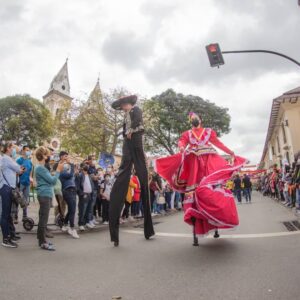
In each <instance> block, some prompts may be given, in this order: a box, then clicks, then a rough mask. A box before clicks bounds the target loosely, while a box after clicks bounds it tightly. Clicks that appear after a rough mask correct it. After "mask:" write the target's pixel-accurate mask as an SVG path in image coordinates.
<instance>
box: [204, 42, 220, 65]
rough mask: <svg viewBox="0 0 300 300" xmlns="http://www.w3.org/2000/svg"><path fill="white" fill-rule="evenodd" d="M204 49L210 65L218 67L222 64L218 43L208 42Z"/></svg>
mask: <svg viewBox="0 0 300 300" xmlns="http://www.w3.org/2000/svg"><path fill="white" fill-rule="evenodd" d="M206 51H207V55H208V59H209V63H210V66H211V67H218V66H220V65H224V59H223V55H222V52H221V49H220V47H219V44H217V43H215V44H210V45H207V46H206Z"/></svg>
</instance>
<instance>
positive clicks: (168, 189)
mask: <svg viewBox="0 0 300 300" xmlns="http://www.w3.org/2000/svg"><path fill="white" fill-rule="evenodd" d="M172 194H173V190H172V188H171V186H170V185H169V183H167V184H166V186H165V198H166V210H167V211H168V210H170V209H171V199H172Z"/></svg>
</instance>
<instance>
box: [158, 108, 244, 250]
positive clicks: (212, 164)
mask: <svg viewBox="0 0 300 300" xmlns="http://www.w3.org/2000/svg"><path fill="white" fill-rule="evenodd" d="M189 119H190V122H191V125H192V128H191V129H190V130H188V131H186V132H184V133H183V134H182V135H181V137H180V139H179V141H178V147H179V150H180V153H177V154H175V155H172V156H169V157H164V158H159V159H157V160H156V162H155V166H156V171H157V173H158V174H159V175H160V176H161V177H163V178H164V179H165V180H167V181H168V183H169V184H170V185H171V186H172V188H173V189H174V190H177V191H178V192H180V193H184V194H185V197H184V202H183V203H184V206H183V207H184V221H185V222H186V223H188V224H189V225H191V226H193V238H194V240H193V245H194V246H198V245H199V243H198V236H205V235H207V234H208V233H209V232H214V238H219V236H220V235H219V231H218V230H219V229H230V228H234V227H235V226H237V225H238V224H239V219H238V213H237V209H236V206H235V200H234V197H233V195H232V193H231V192H230V191H228V190H226V189H225V188H224V184H225V182H226V181H227V180H228V179H229V178H230V177H231V176H232V174H233V173H234V172H235V171H238V170H239V169H240V168H241V167H242V166H243V165H244V164H245V163H246V161H247V160H246V159H245V158H242V157H238V156H235V155H234V153H233V151H231V150H230V149H229V148H227V147H226V146H225V145H224V144H223V143H222V142H221V141H220V140H219V139H218V137H217V134H216V132H215V131H214V130H212V129H211V128H204V127H202V124H201V123H202V120H201V117H200V116H198V115H197V114H195V113H190V115H189ZM212 145H214V146H216V147H217V148H219V149H221V150H223V151H224V152H225V153H227V154H229V155H231V156H232V160H233V162H232V164H230V163H229V162H227V161H226V160H225V159H224V158H223V157H222V156H220V155H219V154H218V153H217V151H216V150H215V148H213V147H212Z"/></svg>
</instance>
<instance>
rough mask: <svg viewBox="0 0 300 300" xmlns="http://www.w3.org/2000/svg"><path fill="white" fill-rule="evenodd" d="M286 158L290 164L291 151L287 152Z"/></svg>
mask: <svg viewBox="0 0 300 300" xmlns="http://www.w3.org/2000/svg"><path fill="white" fill-rule="evenodd" d="M286 160H287V161H288V163H289V164H290V153H289V152H288V151H287V152H286Z"/></svg>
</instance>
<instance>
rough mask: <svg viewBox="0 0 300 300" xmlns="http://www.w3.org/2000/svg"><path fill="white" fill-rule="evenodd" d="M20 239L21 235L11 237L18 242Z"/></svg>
mask: <svg viewBox="0 0 300 300" xmlns="http://www.w3.org/2000/svg"><path fill="white" fill-rule="evenodd" d="M20 239H21V237H20V236H15V235H14V236H12V237H11V238H10V240H11V241H12V242H15V243H17V242H18V241H19V240H20Z"/></svg>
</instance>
